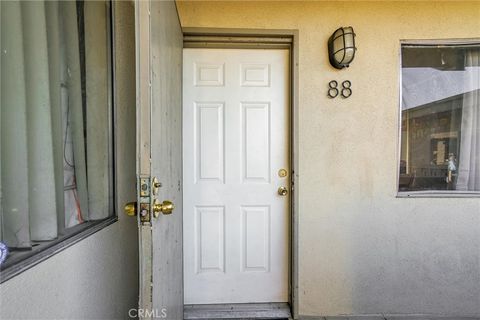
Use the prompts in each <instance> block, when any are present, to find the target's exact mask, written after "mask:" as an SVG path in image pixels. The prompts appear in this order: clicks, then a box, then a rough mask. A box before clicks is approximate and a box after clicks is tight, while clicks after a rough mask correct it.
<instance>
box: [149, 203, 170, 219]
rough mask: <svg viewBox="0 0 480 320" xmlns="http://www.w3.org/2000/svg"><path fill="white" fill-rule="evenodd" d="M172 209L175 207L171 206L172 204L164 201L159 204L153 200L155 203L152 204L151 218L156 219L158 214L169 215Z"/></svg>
mask: <svg viewBox="0 0 480 320" xmlns="http://www.w3.org/2000/svg"><path fill="white" fill-rule="evenodd" d="M173 209H175V205H174V204H173V202H171V201H168V200H165V201H163V202H162V203H160V202H159V201H158V200H155V202H154V203H153V216H154V217H155V218H158V216H159V215H160V212H161V213H163V214H171V213H172V212H173Z"/></svg>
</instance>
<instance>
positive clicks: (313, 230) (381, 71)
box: [177, 1, 480, 316]
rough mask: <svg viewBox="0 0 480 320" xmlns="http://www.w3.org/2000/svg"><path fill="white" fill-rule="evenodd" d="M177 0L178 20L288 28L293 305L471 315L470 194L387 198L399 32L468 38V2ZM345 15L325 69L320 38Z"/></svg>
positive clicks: (471, 14) (474, 310)
mask: <svg viewBox="0 0 480 320" xmlns="http://www.w3.org/2000/svg"><path fill="white" fill-rule="evenodd" d="M177 5H178V9H179V15H180V19H181V22H182V26H183V27H216V28H254V29H262V28H266V29H298V30H299V33H300V35H299V83H300V89H299V102H300V103H299V116H300V119H299V154H298V157H299V184H298V190H299V196H300V210H299V213H298V214H299V219H300V222H299V224H300V225H299V228H300V230H299V247H300V249H299V269H300V270H299V302H300V308H299V311H300V314H302V315H339V314H378V313H400V314H443V315H465V316H480V199H479V198H470V199H459V198H456V199H455V198H449V199H445V198H443V199H438V198H437V199H435V198H430V199H425V198H423V199H420V198H417V199H411V198H409V199H405V198H396V190H397V184H396V175H397V170H398V169H397V166H398V165H397V161H398V151H397V144H398V123H399V121H398V120H399V119H398V117H399V112H398V110H399V103H398V101H399V47H400V39H445V38H474V37H476V38H480V2H460V1H457V2H443V1H442V2H440V1H438V2H435V1H428V2H386V1H382V2H368V3H367V2H359V1H354V2H344V1H339V2H323V1H322V2H301V1H298V2H283V1H278V2H253V1H246V2H243V1H242V2H240V1H238V2H219V1H215V2H204V1H192V2H188V1H179V2H177ZM349 25H351V26H353V27H354V29H355V32H356V34H357V47H358V52H357V57H356V59H355V61H354V62H353V64H352V65H351V67H350V68H349V69H347V70H342V71H337V70H335V69H333V68H332V67H330V66H329V63H328V56H327V40H328V37H329V36H330V35H331V34H332V33H333V31H334V30H335V29H336V28H338V27H341V26H349ZM347 79H348V80H351V81H352V89H353V95H352V97H351V98H349V99H347V100H342V99H339V98H337V99H328V98H327V97H326V93H327V84H328V82H329V81H330V80H337V81H339V82H340V81H343V80H347ZM307 177H308V178H307Z"/></svg>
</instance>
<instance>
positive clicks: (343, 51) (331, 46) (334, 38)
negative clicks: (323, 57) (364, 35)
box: [328, 27, 357, 69]
mask: <svg viewBox="0 0 480 320" xmlns="http://www.w3.org/2000/svg"><path fill="white" fill-rule="evenodd" d="M355 51H357V48H356V47H355V33H354V32H353V28H352V27H343V28H338V29H337V30H335V32H334V33H333V34H332V35H331V36H330V38H329V39H328V57H329V60H330V64H331V65H332V66H333V67H335V68H337V69H343V68H345V67H348V66H349V65H350V63H352V61H353V59H354V58H355Z"/></svg>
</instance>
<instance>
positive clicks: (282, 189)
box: [278, 187, 288, 196]
mask: <svg viewBox="0 0 480 320" xmlns="http://www.w3.org/2000/svg"><path fill="white" fill-rule="evenodd" d="M278 194H279V195H281V196H286V195H287V194H288V189H287V187H280V188H278Z"/></svg>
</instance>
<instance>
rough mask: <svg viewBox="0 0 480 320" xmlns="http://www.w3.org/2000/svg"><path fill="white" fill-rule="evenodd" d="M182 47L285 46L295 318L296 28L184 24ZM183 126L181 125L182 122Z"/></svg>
mask: <svg viewBox="0 0 480 320" xmlns="http://www.w3.org/2000/svg"><path fill="white" fill-rule="evenodd" d="M182 30H183V47H184V48H221V49H227V48H230V49H246V48H248V49H287V50H289V56H290V70H289V71H290V72H289V81H290V106H289V108H290V113H289V116H290V128H289V142H290V150H289V158H290V164H291V166H292V167H291V175H290V185H291V198H290V200H291V201H290V210H289V211H290V232H289V236H290V239H289V283H288V288H289V304H290V308H291V313H292V316H293V318H294V319H297V318H298V304H299V296H298V280H299V279H298V273H299V269H298V249H299V241H298V234H299V232H298V231H299V230H298V229H299V215H298V213H299V188H298V183H299V163H298V154H299V94H298V93H299V77H298V65H299V54H298V53H299V52H298V43H299V42H298V36H299V32H298V30H284V29H231V28H197V27H185V28H182ZM182 125H183V124H182Z"/></svg>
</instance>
